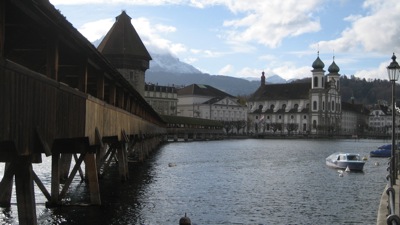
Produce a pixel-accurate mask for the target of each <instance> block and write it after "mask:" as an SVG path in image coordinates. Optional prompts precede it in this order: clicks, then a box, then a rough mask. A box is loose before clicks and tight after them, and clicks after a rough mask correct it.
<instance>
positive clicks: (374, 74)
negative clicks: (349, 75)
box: [354, 61, 390, 80]
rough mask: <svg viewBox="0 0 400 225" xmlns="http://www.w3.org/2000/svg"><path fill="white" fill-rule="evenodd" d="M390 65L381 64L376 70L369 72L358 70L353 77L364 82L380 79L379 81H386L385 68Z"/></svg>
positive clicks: (386, 63)
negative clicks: (362, 79)
mask: <svg viewBox="0 0 400 225" xmlns="http://www.w3.org/2000/svg"><path fill="white" fill-rule="evenodd" d="M389 64H390V61H388V62H382V63H381V64H380V65H379V67H378V68H376V69H369V70H360V71H357V72H356V73H355V74H354V76H356V77H362V78H365V79H366V80H370V79H371V80H374V79H381V80H388V75H387V69H386V67H387V66H388V65H389Z"/></svg>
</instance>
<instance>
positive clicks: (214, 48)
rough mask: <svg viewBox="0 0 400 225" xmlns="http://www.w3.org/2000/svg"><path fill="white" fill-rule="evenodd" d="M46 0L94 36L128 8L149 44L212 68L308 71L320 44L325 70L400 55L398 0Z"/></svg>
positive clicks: (363, 69)
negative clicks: (333, 63)
mask: <svg viewBox="0 0 400 225" xmlns="http://www.w3.org/2000/svg"><path fill="white" fill-rule="evenodd" d="M50 2H51V3H52V4H53V5H54V6H55V7H56V8H57V9H59V10H60V11H61V13H62V14H63V15H64V16H66V18H67V20H68V21H70V22H71V23H72V24H73V26H74V27H75V28H77V29H78V30H79V31H80V32H81V33H82V34H83V35H84V36H85V37H86V38H87V39H88V40H89V41H91V42H93V41H96V40H98V39H100V38H102V37H103V36H104V35H105V34H106V33H107V31H108V30H109V29H110V27H111V26H112V24H113V23H114V22H115V17H116V16H118V15H119V14H120V13H121V11H122V10H125V11H126V12H127V14H128V15H129V16H130V17H132V24H133V26H134V27H135V29H136V31H137V32H138V33H139V36H140V37H141V39H142V41H143V42H144V44H145V45H146V48H147V49H148V50H149V51H151V52H155V53H165V52H169V53H171V54H172V55H174V56H176V57H177V58H179V59H180V60H181V61H183V62H186V63H189V64H191V65H193V66H195V67H196V68H198V69H199V70H201V71H202V72H204V73H209V74H212V75H226V76H232V77H243V78H254V79H259V78H260V76H261V72H262V71H265V73H266V75H267V77H268V76H272V75H275V74H276V75H279V76H281V77H283V78H285V79H296V78H304V77H309V76H311V72H310V70H311V69H312V67H311V65H312V63H313V61H314V60H315V59H316V57H317V53H318V51H319V55H320V58H321V59H322V61H323V62H324V63H325V70H328V67H329V65H330V64H331V63H332V60H333V56H334V57H335V62H336V64H337V65H338V66H339V67H340V74H342V75H347V76H350V75H355V76H356V77H360V78H366V79H375V78H379V79H387V72H386V66H388V65H389V63H390V62H391V59H390V58H391V56H392V54H393V52H395V53H396V55H397V56H399V57H400V1H398V0H307V1H299V0H50ZM398 61H399V62H400V58H399V59H398Z"/></svg>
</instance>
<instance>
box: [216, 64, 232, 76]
mask: <svg viewBox="0 0 400 225" xmlns="http://www.w3.org/2000/svg"><path fill="white" fill-rule="evenodd" d="M232 71H233V66H232V65H231V64H228V65H226V66H224V67H222V69H220V70H219V71H218V74H219V75H230V73H232Z"/></svg>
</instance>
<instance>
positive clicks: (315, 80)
mask: <svg viewBox="0 0 400 225" xmlns="http://www.w3.org/2000/svg"><path fill="white" fill-rule="evenodd" d="M314 87H318V77H314Z"/></svg>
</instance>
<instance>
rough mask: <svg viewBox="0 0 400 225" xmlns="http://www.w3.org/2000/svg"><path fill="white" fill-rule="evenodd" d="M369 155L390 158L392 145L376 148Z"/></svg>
mask: <svg viewBox="0 0 400 225" xmlns="http://www.w3.org/2000/svg"><path fill="white" fill-rule="evenodd" d="M369 155H370V156H371V157H390V156H392V145H391V144H387V145H382V146H380V147H378V148H377V149H376V150H373V151H370V152H369Z"/></svg>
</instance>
